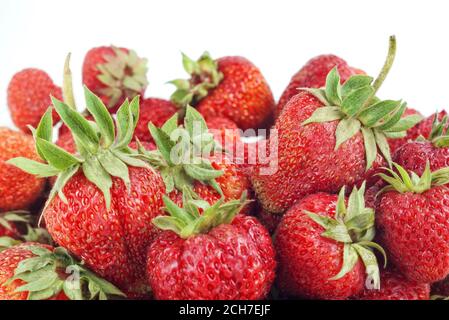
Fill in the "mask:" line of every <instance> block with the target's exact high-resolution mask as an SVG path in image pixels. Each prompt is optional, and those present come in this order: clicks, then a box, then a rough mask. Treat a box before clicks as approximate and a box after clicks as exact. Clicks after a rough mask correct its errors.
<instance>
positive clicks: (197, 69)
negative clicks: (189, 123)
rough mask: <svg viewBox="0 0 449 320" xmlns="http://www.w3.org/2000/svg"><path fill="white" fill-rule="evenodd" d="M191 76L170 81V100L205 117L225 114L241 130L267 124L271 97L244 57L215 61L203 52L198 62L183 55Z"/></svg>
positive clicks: (272, 102) (255, 70)
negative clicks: (192, 107) (171, 88)
mask: <svg viewBox="0 0 449 320" xmlns="http://www.w3.org/2000/svg"><path fill="white" fill-rule="evenodd" d="M183 65H184V69H185V70H186V72H187V73H188V74H189V75H190V76H191V77H190V79H188V80H184V79H177V80H174V81H172V84H174V85H175V86H176V88H177V90H176V91H175V92H174V93H173V95H172V101H173V102H174V103H176V104H177V105H179V106H180V107H182V108H184V107H185V106H186V105H188V104H190V105H192V106H194V107H196V108H197V109H198V111H199V112H200V113H201V114H203V115H204V116H205V117H207V118H209V117H210V118H214V117H224V118H229V119H230V120H232V121H234V122H235V123H236V124H237V126H238V127H239V128H240V129H243V130H246V129H250V128H253V129H258V128H265V127H267V126H268V125H270V122H271V117H272V114H273V109H274V98H273V94H272V92H271V89H270V87H269V86H268V83H267V82H266V80H265V78H264V77H263V75H262V73H261V72H260V70H259V69H258V68H257V67H256V66H255V65H253V64H252V63H251V62H250V61H249V60H247V59H245V58H243V57H222V58H220V59H217V60H214V59H212V58H211V56H210V55H209V53H207V52H205V53H204V54H203V55H202V56H201V57H200V58H199V59H198V60H197V61H194V60H192V59H190V58H189V57H187V56H186V55H183Z"/></svg>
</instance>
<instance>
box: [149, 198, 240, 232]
mask: <svg viewBox="0 0 449 320" xmlns="http://www.w3.org/2000/svg"><path fill="white" fill-rule="evenodd" d="M246 198H247V194H246V192H244V193H243V194H242V196H241V198H240V199H238V200H231V201H228V202H225V200H224V198H223V197H222V198H221V199H220V200H218V201H217V202H215V203H214V204H212V205H211V204H209V203H208V202H207V201H204V200H199V199H195V198H193V197H192V196H191V195H190V193H188V192H184V193H183V206H182V207H179V206H178V205H176V204H175V203H174V202H173V201H172V200H170V198H169V197H167V196H164V198H163V200H164V205H165V207H164V210H165V211H166V212H167V213H168V214H169V215H168V216H158V217H156V218H154V219H153V224H154V225H155V226H157V227H158V228H159V229H162V230H169V231H173V232H175V233H176V234H177V235H179V236H180V237H181V238H183V239H187V238H189V237H191V236H195V235H198V234H203V233H207V232H209V231H210V230H212V229H213V228H215V227H217V226H219V225H222V224H230V223H232V221H233V220H234V218H235V216H236V215H237V214H238V213H239V212H240V211H241V210H242V208H243V207H245V206H246V205H247V204H248V201H247V199H246Z"/></svg>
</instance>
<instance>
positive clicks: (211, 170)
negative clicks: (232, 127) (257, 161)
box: [141, 106, 250, 205]
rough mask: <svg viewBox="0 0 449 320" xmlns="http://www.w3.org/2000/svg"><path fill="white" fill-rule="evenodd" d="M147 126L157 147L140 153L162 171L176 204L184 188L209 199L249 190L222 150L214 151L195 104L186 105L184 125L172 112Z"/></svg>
mask: <svg viewBox="0 0 449 320" xmlns="http://www.w3.org/2000/svg"><path fill="white" fill-rule="evenodd" d="M149 129H150V132H151V135H152V137H153V139H154V141H155V142H156V146H157V150H155V151H149V152H147V151H145V150H141V153H142V154H143V157H144V158H145V159H146V160H147V161H149V162H150V163H151V165H152V166H153V167H155V168H156V169H157V170H158V171H159V172H160V173H161V175H162V177H163V179H164V182H165V185H166V191H167V194H169V195H170V197H171V198H172V200H173V201H175V202H176V203H178V204H179V205H181V204H182V192H185V191H189V192H190V193H191V194H196V195H197V196H198V197H199V198H202V199H204V200H207V201H209V202H210V203H214V202H215V201H217V200H218V199H220V198H221V196H224V197H225V199H226V200H231V199H239V198H240V197H241V195H242V194H243V193H244V192H245V191H246V192H248V191H249V188H250V185H249V181H248V179H247V176H246V175H245V174H244V172H243V171H242V170H241V167H240V166H239V165H237V164H235V163H234V162H233V161H232V159H229V158H228V157H227V156H226V154H225V153H223V152H219V151H217V146H218V144H217V142H216V141H215V140H214V136H213V135H212V134H211V133H210V132H209V131H208V127H207V124H206V122H205V120H204V119H203V117H202V116H201V115H200V114H199V113H198V111H196V110H195V109H194V108H192V107H190V106H187V108H186V114H185V118H184V126H178V120H177V115H175V116H173V117H172V118H171V119H170V120H168V121H167V123H166V124H165V125H164V126H162V128H158V127H156V126H155V125H154V124H152V123H150V126H149Z"/></svg>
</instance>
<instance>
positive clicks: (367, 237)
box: [305, 183, 387, 289]
mask: <svg viewBox="0 0 449 320" xmlns="http://www.w3.org/2000/svg"><path fill="white" fill-rule="evenodd" d="M364 194H365V183H363V184H362V186H361V187H360V190H358V189H357V187H354V189H353V190H352V192H351V195H350V196H349V200H348V206H346V204H345V187H343V188H342V189H341V190H340V193H339V195H338V200H337V205H336V210H335V218H329V217H327V216H323V215H319V214H317V213H313V212H310V211H306V212H305V213H306V214H307V215H308V216H309V217H310V218H311V219H312V220H313V221H315V222H316V223H317V224H319V225H320V226H322V227H323V228H324V229H325V231H324V232H323V233H322V236H323V237H326V238H329V239H332V240H335V241H337V242H341V243H344V249H343V265H342V267H341V269H340V271H339V272H338V274H336V275H335V276H334V277H332V278H331V280H338V279H341V278H342V277H344V276H345V275H346V274H347V273H348V272H350V271H351V270H352V269H353V268H354V266H355V264H356V263H357V261H358V259H359V258H360V259H362V262H363V263H364V265H365V269H366V274H367V275H368V277H369V279H371V280H372V282H373V287H374V288H375V289H379V288H380V274H379V267H378V263H377V258H376V256H375V255H374V253H373V249H376V250H378V251H379V252H381V253H382V255H383V257H384V261H385V264H384V267H386V264H387V257H386V253H385V251H384V249H383V248H382V247H381V246H379V245H378V244H377V243H375V242H373V239H374V236H375V214H374V210H373V209H372V208H366V207H365V199H364Z"/></svg>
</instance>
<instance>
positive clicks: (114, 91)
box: [83, 46, 148, 113]
mask: <svg viewBox="0 0 449 320" xmlns="http://www.w3.org/2000/svg"><path fill="white" fill-rule="evenodd" d="M83 83H84V84H85V85H86V86H87V87H88V88H89V89H90V90H92V92H94V93H95V94H96V95H97V96H99V97H100V98H101V99H102V100H103V102H104V103H105V104H106V105H107V107H108V108H109V109H110V111H111V112H113V113H115V111H117V109H118V107H119V106H120V105H121V103H122V102H123V101H124V100H125V99H126V98H128V99H130V100H131V99H133V98H134V97H136V96H137V95H141V96H143V94H144V92H145V89H146V87H147V85H148V81H147V60H146V59H143V58H140V57H138V56H137V54H136V52H134V51H133V50H129V49H125V48H117V47H114V46H110V47H97V48H93V49H91V50H90V51H89V52H88V53H87V54H86V57H85V58H84V64H83Z"/></svg>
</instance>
